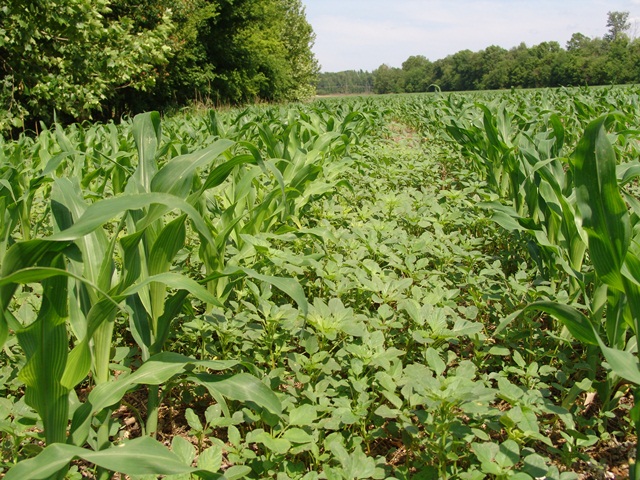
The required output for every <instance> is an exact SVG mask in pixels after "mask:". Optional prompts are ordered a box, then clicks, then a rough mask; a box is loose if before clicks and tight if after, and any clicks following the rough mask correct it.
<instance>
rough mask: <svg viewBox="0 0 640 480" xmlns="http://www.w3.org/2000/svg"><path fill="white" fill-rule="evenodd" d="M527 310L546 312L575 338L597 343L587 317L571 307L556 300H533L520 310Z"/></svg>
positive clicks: (592, 327) (588, 342)
mask: <svg viewBox="0 0 640 480" xmlns="http://www.w3.org/2000/svg"><path fill="white" fill-rule="evenodd" d="M528 310H538V311H541V312H545V313H548V314H550V315H552V316H553V317H554V318H556V319H557V320H559V321H561V322H562V323H563V324H564V325H566V327H567V329H568V330H569V332H571V335H573V336H574V337H575V338H576V340H579V341H581V342H583V343H587V344H589V345H597V344H598V340H599V338H598V335H597V334H596V332H595V330H594V326H593V324H592V323H591V321H590V320H589V318H588V317H587V316H586V315H585V314H583V313H582V312H580V311H579V310H576V309H575V308H573V307H570V306H568V305H562V304H560V303H556V302H535V303H532V304H530V305H527V307H526V308H524V309H523V310H522V311H523V312H526V311H528Z"/></svg>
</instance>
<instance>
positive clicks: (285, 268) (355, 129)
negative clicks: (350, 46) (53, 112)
mask: <svg viewBox="0 0 640 480" xmlns="http://www.w3.org/2000/svg"><path fill="white" fill-rule="evenodd" d="M424 66H425V62H424V59H421V58H415V59H413V60H412V62H409V63H408V64H407V65H406V70H407V72H410V71H412V70H414V69H420V68H423V67H424ZM638 93H639V92H638V89H637V88H636V87H628V88H604V89H602V88H601V89H588V88H581V89H561V90H537V91H513V92H502V93H499V94H489V93H486V92H485V93H481V94H465V95H462V94H442V93H435V94H428V95H402V96H384V97H382V96H380V97H373V98H366V99H357V98H350V99H339V100H337V99H336V100H322V101H318V102H315V103H312V104H298V105H288V106H286V107H285V106H253V107H249V108H245V109H242V110H225V111H208V112H202V111H200V112H198V113H194V112H188V111H187V112H183V113H181V114H180V115H179V116H175V117H170V118H165V119H162V120H161V119H160V116H159V115H158V114H157V113H155V112H154V113H148V114H143V115H140V116H137V117H135V118H134V119H132V120H130V121H125V122H123V123H122V124H121V125H115V124H112V123H109V124H106V125H101V124H96V125H85V126H78V125H73V126H71V127H69V128H67V129H64V130H63V129H62V128H56V129H55V130H45V131H43V132H42V133H41V134H40V135H38V136H37V137H35V138H32V137H28V136H21V137H20V138H19V139H18V140H16V141H14V142H3V143H1V144H0V202H2V205H3V206H4V209H3V212H4V213H3V216H2V217H1V218H0V220H2V221H1V222H0V232H1V233H2V236H1V237H0V241H1V243H0V247H1V252H2V271H1V276H0V302H1V303H0V305H1V306H2V310H1V312H2V317H1V318H0V334H1V335H2V340H3V341H4V342H3V345H4V348H3V351H2V360H3V363H2V368H0V389H1V391H2V397H3V398H2V401H0V440H1V442H0V448H2V452H3V463H2V468H3V469H5V470H6V472H5V473H6V474H7V475H8V476H9V477H11V476H13V477H14V478H21V477H23V476H25V475H32V476H41V477H50V476H51V475H56V474H57V475H58V476H62V475H63V474H64V472H68V476H69V477H73V476H74V475H75V477H73V478H78V475H81V474H84V475H85V476H91V475H93V476H94V477H99V478H100V477H103V478H108V476H109V475H111V472H110V471H109V469H110V470H118V471H121V472H123V474H127V475H129V476H134V477H137V478H145V476H147V475H155V476H157V475H170V476H169V478H172V479H175V480H178V479H179V480H183V479H184V480H186V479H188V478H190V476H200V477H201V478H220V477H222V476H223V477H224V478H278V477H279V478H291V479H312V478H336V479H342V478H345V479H346V478H397V479H408V478H416V477H417V476H418V475H421V476H422V477H423V478H462V479H481V478H515V479H531V478H552V479H562V480H569V479H575V478H578V477H579V475H585V474H591V473H594V472H595V473H594V474H598V475H599V474H602V475H603V476H604V475H605V474H607V472H606V470H607V469H609V468H610V467H609V466H605V465H604V464H598V461H602V459H603V458H609V457H599V452H606V451H607V449H608V448H609V446H610V445H613V444H615V445H617V448H622V447H621V446H623V445H627V444H631V443H632V442H627V440H629V439H632V438H634V437H633V428H634V427H635V426H636V425H635V423H636V422H637V419H638V415H637V411H636V409H635V407H634V408H632V404H631V402H630V395H631V394H633V393H634V392H633V391H630V390H629V387H628V385H629V383H628V382H632V383H634V384H635V383H637V382H638V380H640V377H639V374H638V371H639V370H638V368H637V353H636V339H635V337H636V332H637V322H636V317H637V315H636V312H635V310H636V305H638V304H639V303H638V302H636V301H635V300H634V299H635V298H636V296H637V285H638V278H637V277H638V274H637V272H638V271H640V268H639V265H640V264H639V263H638V260H637V258H638V251H639V250H638V245H637V243H638V242H637V239H636V237H637V230H638V229H637V220H638V212H640V208H639V207H638V186H637V183H636V179H637V175H638V172H640V166H638V162H637V157H638V152H639V147H638V142H637V132H638V130H639V129H638V125H637V118H636V115H635V110H636V109H637V102H638ZM611 111H618V112H620V113H618V114H611ZM602 115H604V116H602ZM307 299H309V300H308V301H307ZM634 389H635V385H634ZM594 397H595V399H596V400H595V401H594V402H591V401H589V399H593V398H594ZM165 412H171V416H169V415H168V414H167V413H165ZM153 432H162V434H163V439H164V440H166V442H164V443H165V446H163V445H161V444H160V443H159V442H156V441H155V440H153V439H152V438H148V437H149V436H152V435H153ZM132 437H141V438H132ZM166 445H170V448H168V447H167V446H166ZM123 452H124V454H123ZM591 457H593V458H591ZM136 458H140V459H142V458H144V459H146V460H145V461H142V460H140V461H138V462H136V461H134V460H135V459H136ZM76 459H82V461H81V462H76ZM147 460H148V461H147ZM69 465H72V466H71V467H69ZM79 467H81V468H82V469H83V471H82V473H80V472H79V471H78V469H79ZM618 467H619V468H621V469H625V468H627V467H626V466H625V465H618ZM74 469H75V470H74ZM24 472H28V473H27V474H25V473H24ZM58 472H60V473H58ZM632 473H635V472H632ZM149 478H150V477H149Z"/></svg>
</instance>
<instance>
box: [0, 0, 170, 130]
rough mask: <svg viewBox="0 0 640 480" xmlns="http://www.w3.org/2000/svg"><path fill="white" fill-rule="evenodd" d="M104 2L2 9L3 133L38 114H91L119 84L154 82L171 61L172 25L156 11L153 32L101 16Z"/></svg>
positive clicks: (15, 4)
mask: <svg viewBox="0 0 640 480" xmlns="http://www.w3.org/2000/svg"><path fill="white" fill-rule="evenodd" d="M108 13H109V3H108V2H106V1H99V2H92V1H68V0H60V1H54V2H47V3H46V4H42V3H38V2H30V1H22V0H11V1H9V2H8V3H6V4H5V5H4V6H3V7H2V8H1V9H0V25H2V29H1V30H0V58H2V60H0V77H1V78H2V84H1V85H0V87H1V90H0V100H1V101H2V105H3V108H2V111H3V113H2V115H1V116H0V131H3V132H4V131H6V130H8V129H10V128H11V127H31V125H32V123H31V122H32V121H33V120H35V119H41V120H44V121H45V122H47V123H51V122H52V120H53V119H54V116H55V115H57V116H58V118H61V119H65V118H66V119H81V120H83V119H88V118H91V116H92V114H95V113H100V112H101V110H102V109H103V108H104V107H107V106H108V105H109V104H110V103H111V102H113V100H114V99H115V98H116V96H117V91H118V89H121V88H123V87H129V88H132V89H134V90H136V91H145V90H148V89H150V88H152V87H153V86H154V84H155V82H156V79H157V76H158V68H159V67H161V66H162V65H164V64H165V63H166V62H167V60H168V53H169V49H168V47H166V46H165V43H166V41H167V39H168V37H169V35H170V32H171V30H172V23H171V21H170V19H169V17H166V16H162V15H160V21H159V22H158V24H157V26H155V28H154V29H153V30H147V31H144V32H140V33H138V34H134V33H133V32H132V30H131V27H130V25H127V24H126V23H119V22H107V21H105V18H104V17H105V15H107V14H108Z"/></svg>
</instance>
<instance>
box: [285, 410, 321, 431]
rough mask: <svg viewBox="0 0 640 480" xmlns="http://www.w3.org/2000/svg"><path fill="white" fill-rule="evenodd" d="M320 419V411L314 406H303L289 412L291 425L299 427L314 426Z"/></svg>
mask: <svg viewBox="0 0 640 480" xmlns="http://www.w3.org/2000/svg"><path fill="white" fill-rule="evenodd" d="M317 418H318V411H317V409H316V407H314V406H313V405H308V404H305V405H301V406H299V407H296V408H294V409H293V410H291V412H289V425H296V426H299V427H302V426H305V425H313V424H314V423H315V422H316V420H317Z"/></svg>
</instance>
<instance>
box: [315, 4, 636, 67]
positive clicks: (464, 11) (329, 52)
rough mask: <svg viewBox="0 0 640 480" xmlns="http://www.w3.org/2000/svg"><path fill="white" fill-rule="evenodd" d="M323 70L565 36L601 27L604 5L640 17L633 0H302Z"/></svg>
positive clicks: (598, 33) (603, 30) (435, 56)
mask: <svg viewBox="0 0 640 480" xmlns="http://www.w3.org/2000/svg"><path fill="white" fill-rule="evenodd" d="M305 4H306V6H307V18H308V20H309V21H310V23H311V25H312V26H313V28H314V30H315V32H316V35H317V38H316V46H315V48H314V51H315V52H316V55H317V57H318V59H319V61H320V63H321V64H322V66H323V70H325V71H337V70H346V69H360V68H362V69H366V70H373V69H375V68H377V67H378V66H379V65H381V64H382V63H387V64H390V65H392V66H400V64H401V63H402V62H403V61H404V60H406V59H407V58H408V57H409V56H410V55H425V56H426V57H428V58H430V59H431V60H436V59H438V58H443V57H445V56H446V55H449V54H452V53H455V52H457V51H459V50H463V49H470V50H473V51H477V50H481V49H483V48H486V47H488V46H489V45H500V46H502V47H504V48H511V47H514V46H516V45H518V44H519V43H520V42H525V43H526V44H527V45H534V44H537V43H540V42H543V41H558V42H560V43H561V44H562V45H564V44H565V43H566V41H567V40H569V38H571V35H572V34H573V33H575V32H580V33H583V34H585V35H587V36H591V37H593V36H602V35H604V34H605V33H606V20H607V12H608V11H612V10H621V11H630V12H631V17H632V19H634V18H640V7H634V5H640V0H618V1H617V0H609V1H602V0H563V1H562V2H559V1H555V0H538V1H527V0H478V1H475V0H448V1H445V0H394V1H390V0H368V1H365V0H342V1H338V0H306V1H305Z"/></svg>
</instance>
